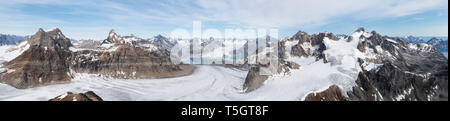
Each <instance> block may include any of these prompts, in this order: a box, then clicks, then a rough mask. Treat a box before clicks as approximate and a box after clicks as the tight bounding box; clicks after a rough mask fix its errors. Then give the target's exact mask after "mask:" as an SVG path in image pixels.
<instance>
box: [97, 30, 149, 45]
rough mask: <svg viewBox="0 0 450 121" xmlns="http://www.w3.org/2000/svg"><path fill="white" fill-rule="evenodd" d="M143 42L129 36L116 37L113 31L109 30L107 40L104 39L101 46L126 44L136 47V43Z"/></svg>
mask: <svg viewBox="0 0 450 121" xmlns="http://www.w3.org/2000/svg"><path fill="white" fill-rule="evenodd" d="M141 40H144V39H142V38H139V37H136V36H134V35H131V36H120V35H118V34H117V33H116V32H115V30H114V29H111V31H110V32H109V35H108V38H106V39H105V40H104V41H103V43H102V44H128V45H136V44H137V42H138V41H141Z"/></svg>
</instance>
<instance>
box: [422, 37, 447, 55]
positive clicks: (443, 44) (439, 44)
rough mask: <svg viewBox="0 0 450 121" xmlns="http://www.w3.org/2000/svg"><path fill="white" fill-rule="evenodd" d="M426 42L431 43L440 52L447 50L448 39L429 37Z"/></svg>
mask: <svg viewBox="0 0 450 121" xmlns="http://www.w3.org/2000/svg"><path fill="white" fill-rule="evenodd" d="M427 44H430V45H433V46H434V47H436V48H437V49H438V50H439V51H441V52H446V51H448V40H443V39H438V38H431V39H430V40H429V41H428V42H427Z"/></svg>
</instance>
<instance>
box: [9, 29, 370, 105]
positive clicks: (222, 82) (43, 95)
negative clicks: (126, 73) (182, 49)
mask: <svg viewBox="0 0 450 121" xmlns="http://www.w3.org/2000/svg"><path fill="white" fill-rule="evenodd" d="M353 36H355V38H359V37H357V36H370V35H369V34H367V33H355V34H354V35H353ZM359 41H362V40H359V39H355V40H353V41H350V42H347V41H346V40H345V39H343V38H341V39H340V40H339V41H333V40H329V39H328V38H326V39H324V44H325V45H326V46H327V50H326V51H325V52H324V53H325V54H326V55H327V58H328V62H329V63H323V61H322V60H320V61H316V58H315V57H309V58H304V57H302V58H300V57H291V56H288V59H287V60H288V61H292V62H295V63H297V64H299V65H301V67H300V69H298V70H291V71H289V72H283V73H280V74H277V75H273V76H271V77H269V79H268V80H267V81H266V82H265V84H264V85H263V86H262V87H260V88H259V89H257V90H255V91H252V92H249V93H243V92H244V90H243V85H244V82H245V78H246V76H247V73H248V72H247V71H241V70H237V69H231V68H225V67H220V66H209V65H204V66H197V69H196V70H195V71H194V73H193V74H192V75H189V76H184V77H177V78H165V79H117V78H110V77H105V76H99V75H93V74H79V73H78V74H74V79H72V81H71V82H70V83H66V84H57V85H48V86H43V87H36V88H31V89H21V90H19V89H15V88H13V87H11V86H9V85H6V84H1V83H0V100H10V101H15V100H19V101H28V100H39V101H46V100H49V99H51V98H54V97H56V96H58V95H61V94H65V93H66V92H68V91H70V92H74V93H83V92H86V91H94V92H95V93H96V94H97V95H99V96H100V97H102V98H103V99H104V100H108V101H297V100H304V98H305V97H306V96H307V95H308V94H309V93H313V92H320V91H323V90H325V89H327V88H328V87H329V86H331V85H337V86H339V87H340V88H341V89H343V92H346V91H350V90H351V88H352V87H353V86H355V85H356V84H355V80H356V78H357V75H358V73H359V72H360V71H361V69H360V68H359V65H358V62H357V58H375V55H374V54H373V50H370V49H369V50H368V52H367V53H361V52H360V51H358V50H357V49H356V46H357V45H358V42H359ZM295 43H298V41H293V42H288V43H286V45H285V46H286V47H287V48H291V47H292V46H293V45H295ZM23 45H24V46H25V47H24V48H26V44H23ZM302 46H303V47H304V48H313V49H315V48H317V47H310V46H311V45H308V44H306V45H302ZM4 48H5V47H2V48H0V51H1V53H2V55H1V56H0V57H1V59H2V60H4V61H8V60H10V58H11V57H9V56H10V55H9V54H3V53H10V52H7V51H5V50H7V49H4ZM14 52H15V53H14V55H15V54H20V52H21V51H20V49H16V50H15V51H14ZM287 54H288V53H287ZM3 55H6V56H8V57H4V56H3ZM11 55H12V54H11ZM288 55H289V54H288ZM364 66H365V67H366V68H367V69H369V70H370V69H373V68H376V67H377V66H378V65H375V64H371V63H365V64H364ZM0 68H1V67H0ZM344 95H346V94H345V93H344Z"/></svg>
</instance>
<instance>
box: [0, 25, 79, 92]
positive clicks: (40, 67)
mask: <svg viewBox="0 0 450 121" xmlns="http://www.w3.org/2000/svg"><path fill="white" fill-rule="evenodd" d="M28 44H30V48H29V49H28V50H26V51H25V52H23V53H22V54H21V55H20V56H18V57H17V58H15V59H14V60H12V61H10V62H7V63H6V64H5V67H6V68H7V69H8V70H11V71H8V72H7V73H3V74H1V75H0V82H2V83H6V84H9V85H11V86H14V87H16V88H20V89H23V88H31V87H36V86H41V85H47V84H53V83H61V82H68V81H70V80H71V75H70V73H69V66H70V60H69V59H70V57H71V52H70V50H69V47H70V46H71V43H70V40H69V39H68V38H66V37H65V36H64V35H63V34H62V33H61V31H60V30H59V29H55V30H52V31H49V32H45V31H43V30H42V29H39V31H38V32H37V33H36V34H35V35H33V36H32V37H31V39H30V40H28Z"/></svg>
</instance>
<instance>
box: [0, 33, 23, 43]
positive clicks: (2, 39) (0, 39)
mask: <svg viewBox="0 0 450 121" xmlns="http://www.w3.org/2000/svg"><path fill="white" fill-rule="evenodd" d="M28 38H29V36H25V37H24V36H16V35H4V34H0V45H16V44H18V43H20V42H21V41H23V40H28Z"/></svg>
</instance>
